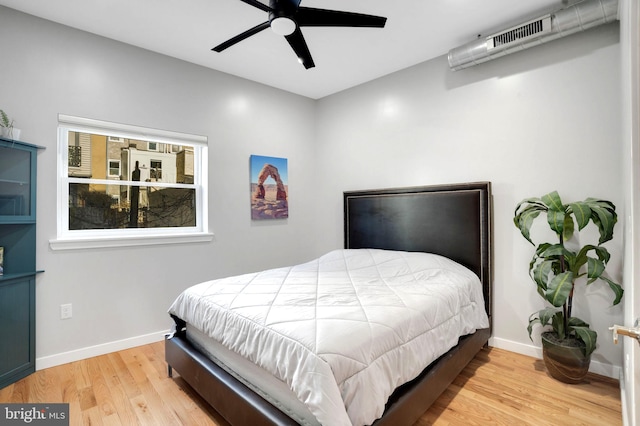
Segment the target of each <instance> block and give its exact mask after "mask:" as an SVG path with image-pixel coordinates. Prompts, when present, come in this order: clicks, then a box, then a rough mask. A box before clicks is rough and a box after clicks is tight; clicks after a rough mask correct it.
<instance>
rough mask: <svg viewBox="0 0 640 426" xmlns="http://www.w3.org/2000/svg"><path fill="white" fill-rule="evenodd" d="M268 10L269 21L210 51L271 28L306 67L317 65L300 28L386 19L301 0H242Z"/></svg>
mask: <svg viewBox="0 0 640 426" xmlns="http://www.w3.org/2000/svg"><path fill="white" fill-rule="evenodd" d="M241 1H242V2H244V3H246V4H248V5H251V6H253V7H257V8H258V9H260V10H263V11H265V12H268V13H269V20H268V21H266V22H263V23H261V24H258V25H256V26H255V27H253V28H251V29H248V30H247V31H245V32H243V33H241V34H238V35H237V36H235V37H232V38H230V39H229V40H227V41H225V42H224V43H221V44H219V45H218V46H216V47H214V48H213V49H211V50H214V51H216V52H222V51H223V50H225V49H228V48H229V47H231V46H233V45H234V44H236V43H239V42H241V41H242V40H244V39H246V38H248V37H251V36H252V35H255V34H257V33H259V32H260V31H262V30H264V29H266V28H269V27H270V28H271V29H272V30H273V32H275V33H276V34H278V35H282V36H284V37H285V38H286V39H287V41H288V42H289V45H290V46H291V48H292V49H293V51H294V52H295V53H296V55H297V56H298V60H299V61H300V63H301V64H302V65H304V67H305V68H306V69H309V68H313V67H315V64H314V62H313V58H312V57H311V52H309V47H308V46H307V42H306V41H305V39H304V36H303V35H302V31H300V28H301V27H372V28H383V27H384V25H385V23H386V22H387V18H384V17H382V16H373V15H364V14H361V13H352V12H342V11H338V10H327V9H316V8H311V7H301V6H300V2H301V0H269V5H268V6H267V5H266V4H264V3H261V2H259V1H257V0H241Z"/></svg>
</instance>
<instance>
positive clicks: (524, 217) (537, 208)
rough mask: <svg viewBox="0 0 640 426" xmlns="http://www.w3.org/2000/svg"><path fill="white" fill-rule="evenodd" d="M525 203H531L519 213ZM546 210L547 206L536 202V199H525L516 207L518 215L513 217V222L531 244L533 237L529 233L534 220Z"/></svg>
mask: <svg viewBox="0 0 640 426" xmlns="http://www.w3.org/2000/svg"><path fill="white" fill-rule="evenodd" d="M523 203H529V204H528V205H526V207H524V209H522V211H521V212H519V213H518V210H519V209H520V207H521V206H525V204H523ZM544 210H546V207H544V206H543V205H541V204H539V203H536V202H535V200H525V201H523V202H522V203H520V204H518V207H517V208H516V215H515V217H514V218H513V222H514V224H515V225H516V227H517V228H518V229H520V233H522V236H523V237H524V238H526V240H527V241H529V242H530V243H531V244H533V241H531V237H530V235H529V234H530V229H531V225H532V224H533V220H534V219H535V218H536V217H538V215H539V214H540V213H541V212H542V211H544Z"/></svg>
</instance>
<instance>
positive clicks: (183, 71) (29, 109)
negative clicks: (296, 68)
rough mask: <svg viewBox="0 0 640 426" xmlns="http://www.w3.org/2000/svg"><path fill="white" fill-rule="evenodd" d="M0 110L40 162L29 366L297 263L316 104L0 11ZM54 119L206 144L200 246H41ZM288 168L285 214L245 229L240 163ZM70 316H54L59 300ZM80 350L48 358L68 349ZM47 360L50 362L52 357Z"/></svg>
mask: <svg viewBox="0 0 640 426" xmlns="http://www.w3.org/2000/svg"><path fill="white" fill-rule="evenodd" d="M0 40H2V41H3V43H6V44H7V45H11V46H12V59H11V61H10V62H7V60H6V59H3V61H2V71H1V74H2V78H0V93H1V94H2V96H1V97H0V99H1V101H0V108H2V109H4V110H5V111H7V112H8V113H10V114H11V115H12V116H13V117H14V118H15V120H16V127H18V128H21V129H22V137H21V139H23V140H25V141H27V142H31V143H34V144H37V145H42V146H44V147H46V150H44V151H43V152H41V153H40V154H39V156H38V161H39V166H38V172H39V175H38V217H37V219H38V233H37V266H38V268H41V269H44V270H45V273H44V274H42V275H40V276H39V277H38V280H37V285H36V287H37V290H36V292H37V294H36V297H37V333H36V335H37V348H36V356H37V358H38V360H39V364H38V366H39V368H40V367H43V366H47V365H50V364H55V363H57V362H60V361H64V360H70V359H73V358H75V357H76V355H79V356H82V355H83V354H91V353H93V352H101V351H103V350H105V349H109V348H116V347H117V346H118V345H115V346H107V347H98V348H94V349H95V350H94V351H93V352H92V350H87V348H92V347H94V346H96V345H105V344H107V345H108V344H110V343H112V342H120V341H123V340H125V339H133V340H132V341H124V342H122V343H123V344H125V345H126V344H132V343H137V342H139V341H141V340H139V339H138V337H139V336H146V335H150V336H149V337H150V338H153V339H155V340H158V339H159V338H160V337H161V333H160V332H162V331H164V330H168V329H169V328H170V326H171V321H170V319H169V316H168V315H167V313H166V310H167V308H168V307H169V305H170V303H171V302H172V301H173V299H174V298H175V297H176V296H177V295H178V294H179V292H180V291H181V290H183V289H184V288H186V287H187V286H189V285H193V284H195V283H197V282H199V281H203V280H205V279H211V278H216V277H221V276H225V275H229V274H235V273H240V272H248V271H254V270H259V269H263V268H267V267H275V266H282V265H286V264H289V263H291V262H296V263H298V262H302V261H306V260H309V259H311V258H313V257H315V256H316V255H317V249H316V248H315V247H314V244H313V239H310V238H309V237H310V236H311V235H312V234H314V231H313V230H314V229H315V227H314V216H315V212H314V211H315V199H314V198H313V197H310V196H309V194H310V192H312V191H310V189H313V188H314V186H315V185H316V184H317V183H318V181H317V180H316V178H315V173H314V170H315V167H316V165H315V161H314V158H313V155H312V154H313V150H312V148H313V144H314V142H315V138H314V134H313V129H314V126H315V108H316V105H315V102H314V101H312V100H309V99H306V98H303V97H299V96H295V95H292V94H290V93H286V92H283V91H280V90H276V89H272V88H269V87H266V86H263V85H259V84H255V83H252V82H249V81H246V80H243V79H239V78H236V77H233V76H230V75H227V74H223V73H219V72H213V71H211V70H208V69H205V68H202V67H199V66H195V65H192V64H188V63H185V62H182V61H179V60H175V59H172V58H169V57H165V56H161V55H158V54H155V53H151V52H148V51H145V50H141V49H139V48H135V47H132V46H128V45H124V44H121V43H118V42H114V41H111V40H107V39H104V38H101V37H96V36H93V35H91V34H88V33H84V32H81V31H77V30H74V29H70V28H67V27H64V26H61V25H57V24H54V23H51V22H48V21H44V20H41V19H37V18H34V17H31V16H29V15H25V14H22V13H18V12H16V11H13V10H11V9H6V8H3V7H0ZM58 113H62V114H68V115H75V116H80V117H87V118H94V119H99V120H106V121H113V122H119V123H126V124H134V125H139V126H145V127H152V128H158V129H166V130H173V131H178V132H185V133H192V134H198V135H206V136H207V137H208V139H209V169H210V170H209V174H210V186H209V199H210V215H209V222H210V225H211V230H212V231H213V232H214V234H215V237H214V241H213V242H212V243H201V244H185V245H171V246H154V247H137V248H115V249H92V250H82V251H52V250H51V249H50V248H49V240H51V239H54V238H55V237H56V164H57V163H56V143H57V142H56V128H57V115H58ZM251 154H259V155H268V156H275V157H284V158H288V160H289V180H290V184H291V186H290V194H289V195H290V204H289V208H290V212H289V213H290V218H289V219H287V220H284V221H282V220H281V221H265V222H264V223H258V222H252V221H251V215H250V181H249V156H250V155H251ZM63 303H72V304H73V318H72V319H69V320H64V321H63V320H60V312H59V309H60V305H61V304H63ZM75 350H81V352H80V353H78V354H69V355H68V356H64V355H63V356H61V357H58V358H56V356H58V355H59V354H64V353H65V352H68V351H75ZM49 357H54V359H50V358H49Z"/></svg>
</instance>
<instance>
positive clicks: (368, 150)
mask: <svg viewBox="0 0 640 426" xmlns="http://www.w3.org/2000/svg"><path fill="white" fill-rule="evenodd" d="M618 31H619V27H618V24H617V23H614V24H610V25H607V26H604V27H600V28H596V29H594V30H590V31H588V32H586V33H583V34H579V35H575V36H572V37H567V38H565V39H561V40H558V41H555V42H552V43H549V44H546V45H543V46H538V47H536V48H533V49H529V50H527V51H526V52H520V53H517V54H513V55H510V56H506V57H503V58H501V59H499V60H495V61H492V62H488V63H485V64H482V65H480V66H477V67H474V68H469V69H466V70H462V71H457V72H452V71H450V70H449V69H448V65H447V61H446V58H445V57H440V58H437V59H435V60H432V61H428V62H425V63H422V64H419V65H417V66H414V67H411V68H408V69H405V70H403V71H399V72H397V73H395V74H392V75H390V76H386V77H383V78H381V79H379V80H376V81H373V82H371V83H368V84H364V85H361V86H359V87H357V88H354V89H351V90H348V91H345V92H343V93H340V94H336V95H334V96H330V97H327V98H325V99H322V100H320V101H319V102H318V113H317V122H318V124H317V126H318V129H319V130H318V138H317V158H318V163H319V164H320V165H321V168H322V170H331V173H326V174H325V178H324V181H323V185H322V187H321V189H322V192H321V194H320V195H321V197H320V198H321V199H323V200H324V202H323V203H322V205H321V206H320V209H319V210H318V213H319V215H318V217H319V220H320V222H319V223H320V228H321V229H325V230H326V232H325V233H323V234H320V235H319V237H320V240H319V241H318V244H319V245H320V247H321V248H322V249H328V248H330V247H333V246H335V245H337V244H339V242H340V241H342V228H341V225H342V215H341V210H340V208H341V203H342V199H341V192H342V191H344V190H352V189H365V188H384V187H397V186H414V185H432V184H439V183H449V182H466V181H481V180H482V181H484V180H487V181H491V182H492V184H493V195H494V228H493V229H494V256H495V261H494V271H495V280H494V281H495V282H494V285H495V298H494V311H495V316H494V339H493V340H492V343H493V344H494V345H496V346H499V347H503V348H506V349H510V350H514V351H517V352H521V353H527V354H530V355H538V354H539V351H538V350H536V348H534V347H533V346H532V345H534V344H533V343H532V342H531V341H530V340H529V337H528V334H527V331H526V326H527V324H528V317H529V314H530V313H532V312H534V311H537V310H539V309H541V308H542V307H543V303H542V300H541V299H540V298H539V296H538V295H537V293H536V292H535V286H534V284H533V282H532V281H531V280H530V279H529V278H528V276H527V272H528V264H529V261H530V259H531V257H532V255H533V251H534V248H533V246H531V245H530V244H529V243H528V242H526V240H525V239H524V238H522V236H521V235H520V233H519V231H518V230H517V229H516V228H515V226H514V225H513V221H512V218H513V213H514V209H515V206H516V204H517V203H518V202H520V201H521V200H523V199H524V198H528V197H534V196H537V197H540V196H542V195H544V194H546V193H548V192H551V191H553V190H558V191H559V193H560V195H561V196H562V197H563V201H564V202H565V203H566V202H570V201H578V200H582V199H584V198H587V197H590V196H591V197H601V198H605V199H609V200H611V201H613V202H614V203H615V204H616V205H617V206H618V207H619V209H618V210H619V213H620V217H619V223H618V227H617V231H616V236H617V239H615V240H614V241H612V242H610V243H608V244H607V247H608V248H609V250H610V251H611V252H612V261H611V263H610V271H611V273H612V274H613V278H615V279H616V280H618V281H619V280H620V279H621V261H622V254H621V253H622V243H623V241H622V240H623V239H622V235H623V232H622V230H623V227H624V224H623V222H624V217H623V216H624V215H623V211H624V209H623V208H622V207H623V205H622V203H623V201H624V193H623V189H622V187H621V183H622V168H623V167H622V161H621V159H622V156H621V150H622V146H623V144H622V140H621V139H622V137H621V121H620V118H619V117H620V108H621V101H620V87H619V86H620V52H619V34H618ZM544 230H545V229H544V228H534V230H533V232H532V236H533V238H534V239H535V238H538V242H542V241H543V240H542V238H547V237H549V235H547V234H544V232H543V231H544ZM585 240H586V238H585ZM592 241H593V240H592ZM594 242H597V240H595V241H594ZM598 287H600V289H598ZM605 287H606V284H605V285H604V286H601V285H600V284H595V285H593V286H591V287H590V288H589V291H588V292H589V293H598V294H597V295H595V296H594V297H591V298H590V300H589V303H590V304H591V305H590V306H585V305H584V304H581V303H580V302H579V301H577V300H576V303H575V306H574V314H575V315H576V316H578V317H581V318H583V319H584V320H586V321H588V322H592V325H593V326H594V327H595V329H596V330H597V332H598V334H599V335H600V339H599V349H598V350H597V352H596V353H595V354H594V357H593V361H595V365H594V367H595V368H602V369H604V370H605V371H601V372H602V373H605V374H613V375H615V377H617V375H616V374H617V372H612V371H609V369H608V368H607V365H611V364H613V365H616V366H620V365H621V352H620V346H614V345H613V343H612V341H611V333H610V332H609V331H608V330H607V327H609V326H611V325H613V324H614V323H615V322H619V321H620V320H621V318H622V317H621V310H622V308H621V305H620V306H618V307H615V308H610V304H611V300H612V299H610V298H609V291H608V288H605ZM578 293H583V289H581V290H579V291H578ZM535 345H539V340H538V339H537V338H536V339H535ZM598 363H603V364H604V365H602V366H601V365H598ZM598 371H600V370H598Z"/></svg>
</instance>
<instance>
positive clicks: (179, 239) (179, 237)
mask: <svg viewBox="0 0 640 426" xmlns="http://www.w3.org/2000/svg"><path fill="white" fill-rule="evenodd" d="M212 240H213V234H212V233H198V234H169V235H144V236H139V235H136V236H118V237H100V238H73V239H54V240H49V247H51V250H84V249H93V248H107V247H134V246H151V245H166V244H187V243H206V242H210V241H212Z"/></svg>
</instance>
